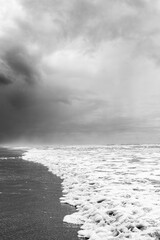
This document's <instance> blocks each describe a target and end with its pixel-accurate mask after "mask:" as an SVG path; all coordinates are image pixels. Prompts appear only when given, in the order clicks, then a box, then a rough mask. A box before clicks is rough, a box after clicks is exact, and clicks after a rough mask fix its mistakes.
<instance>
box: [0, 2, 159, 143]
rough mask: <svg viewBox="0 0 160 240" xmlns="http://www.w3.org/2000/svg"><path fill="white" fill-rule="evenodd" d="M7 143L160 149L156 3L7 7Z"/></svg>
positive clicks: (3, 36)
mask: <svg viewBox="0 0 160 240" xmlns="http://www.w3.org/2000/svg"><path fill="white" fill-rule="evenodd" d="M0 6H1V7H0V143H1V144H3V143H17V144H22V143H25V144H119V143H121V144H122V143H127V144H130V143H131V144H132V143H159V142H160V107H159V106H160V25H159V22H160V1H159V0H154V1H153V0H134V1H133V0H34V1H31V0H0Z"/></svg>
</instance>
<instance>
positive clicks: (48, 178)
mask: <svg viewBox="0 0 160 240" xmlns="http://www.w3.org/2000/svg"><path fill="white" fill-rule="evenodd" d="M2 152H3V153H2ZM21 152H22V151H20V152H19V151H18V152H14V153H13V152H10V151H8V150H7V151H6V149H3V151H2V149H1V150H0V158H1V157H4V155H5V157H6V156H8V157H9V159H4V160H2V159H0V239H1V240H21V239H22V240H61V239H62V240H64V239H65V240H78V237H77V231H78V229H79V228H78V226H77V225H69V224H65V223H63V217H64V216H65V215H67V214H70V213H72V212H74V211H75V209H74V208H72V207H70V206H69V205H62V204H60V201H59V197H61V196H62V192H61V180H60V178H58V177H56V176H54V175H53V174H52V173H50V172H48V171H47V168H45V167H44V166H42V165H40V164H36V163H32V162H27V161H24V160H22V159H21V158H17V157H18V156H19V154H20V153H21ZM12 156H14V157H15V158H11V157H12Z"/></svg>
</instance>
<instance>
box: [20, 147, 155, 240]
mask: <svg viewBox="0 0 160 240" xmlns="http://www.w3.org/2000/svg"><path fill="white" fill-rule="evenodd" d="M23 158H24V159H26V160H28V161H33V159H34V161H35V162H38V163H42V164H43V165H45V166H46V167H47V168H48V170H49V171H50V172H52V173H54V174H56V175H57V176H59V177H61V179H62V180H63V182H62V186H63V197H61V198H60V200H61V203H68V204H70V205H72V206H75V207H76V209H77V211H76V212H75V213H73V214H69V215H66V216H65V217H64V222H68V223H74V224H81V230H79V231H78V236H79V237H85V238H87V239H90V240H106V239H108V240H113V239H135V240H138V239H140V240H151V239H159V238H160V230H159V227H160V175H159V167H160V163H159V158H160V146H159V145H108V146H70V147H66V146H64V147H53V148H52V147H50V148H39V149H31V150H29V151H28V152H27V153H26V154H25V155H24V156H23Z"/></svg>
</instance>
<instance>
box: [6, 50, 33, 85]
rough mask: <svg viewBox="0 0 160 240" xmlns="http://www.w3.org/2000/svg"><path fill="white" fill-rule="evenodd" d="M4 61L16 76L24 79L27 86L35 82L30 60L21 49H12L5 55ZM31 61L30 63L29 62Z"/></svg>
mask: <svg viewBox="0 0 160 240" xmlns="http://www.w3.org/2000/svg"><path fill="white" fill-rule="evenodd" d="M4 60H5V61H6V63H7V64H8V65H9V67H10V68H12V70H13V71H15V74H16V75H21V77H22V78H23V77H24V81H26V82H27V83H29V84H33V83H34V82H35V75H36V74H35V66H34V65H32V59H30V58H29V57H28V56H27V54H26V53H25V52H24V51H23V49H21V48H17V47H15V48H13V49H10V50H9V51H7V52H6V53H5V56H4ZM30 61H31V62H30Z"/></svg>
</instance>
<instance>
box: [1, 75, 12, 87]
mask: <svg viewBox="0 0 160 240" xmlns="http://www.w3.org/2000/svg"><path fill="white" fill-rule="evenodd" d="M11 83H12V80H11V79H10V78H8V77H7V76H5V75H4V74H3V73H0V86H1V85H9V84H11Z"/></svg>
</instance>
